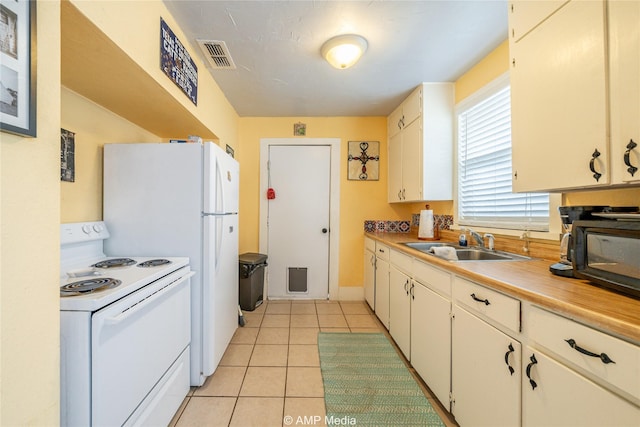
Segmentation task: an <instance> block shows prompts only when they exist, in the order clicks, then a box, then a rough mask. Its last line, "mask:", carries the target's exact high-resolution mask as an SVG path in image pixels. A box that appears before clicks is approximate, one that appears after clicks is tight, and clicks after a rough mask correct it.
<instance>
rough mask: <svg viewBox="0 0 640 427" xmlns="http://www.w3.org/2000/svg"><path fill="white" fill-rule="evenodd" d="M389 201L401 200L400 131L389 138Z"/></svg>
mask: <svg viewBox="0 0 640 427" xmlns="http://www.w3.org/2000/svg"><path fill="white" fill-rule="evenodd" d="M387 151H388V153H389V179H388V180H389V183H388V194H387V197H388V200H389V203H393V202H401V201H402V132H399V133H397V134H395V135H394V136H392V137H391V138H389V141H388V150H387Z"/></svg>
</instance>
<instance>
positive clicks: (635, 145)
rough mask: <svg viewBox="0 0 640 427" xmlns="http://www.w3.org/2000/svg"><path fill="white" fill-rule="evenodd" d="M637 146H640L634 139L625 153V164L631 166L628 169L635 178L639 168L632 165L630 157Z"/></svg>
mask: <svg viewBox="0 0 640 427" xmlns="http://www.w3.org/2000/svg"><path fill="white" fill-rule="evenodd" d="M637 146H638V144H636V143H635V142H634V141H633V139H632V140H630V141H629V143H628V144H627V151H625V152H624V164H625V165H627V166H629V167H628V168H627V172H629V173H630V174H631V176H633V175H634V174H635V173H636V172H637V171H638V168H637V167H635V166H633V165H632V164H631V159H630V158H629V156H630V155H631V150H633V149H634V148H636V147H637Z"/></svg>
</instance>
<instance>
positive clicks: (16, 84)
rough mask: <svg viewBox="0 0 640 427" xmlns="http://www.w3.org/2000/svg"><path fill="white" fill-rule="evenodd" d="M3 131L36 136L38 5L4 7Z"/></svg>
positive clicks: (0, 38) (0, 52) (0, 20)
mask: <svg viewBox="0 0 640 427" xmlns="http://www.w3.org/2000/svg"><path fill="white" fill-rule="evenodd" d="M0 130H2V131H4V132H10V133H14V134H17V135H23V136H31V137H35V136H36V2H35V1H29V0H16V1H10V2H9V1H7V2H5V1H3V2H2V4H0Z"/></svg>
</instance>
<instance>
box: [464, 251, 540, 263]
mask: <svg viewBox="0 0 640 427" xmlns="http://www.w3.org/2000/svg"><path fill="white" fill-rule="evenodd" d="M456 254H457V255H458V261H518V260H520V261H522V260H527V259H531V258H529V257H525V256H521V255H516V254H511V253H507V252H500V251H488V250H483V249H473V248H471V249H458V250H456Z"/></svg>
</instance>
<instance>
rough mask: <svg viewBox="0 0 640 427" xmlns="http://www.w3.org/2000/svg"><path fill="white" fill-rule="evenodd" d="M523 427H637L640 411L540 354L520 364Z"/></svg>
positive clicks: (529, 352)
mask: <svg viewBox="0 0 640 427" xmlns="http://www.w3.org/2000/svg"><path fill="white" fill-rule="evenodd" d="M522 370H523V372H524V375H525V376H526V377H525V378H524V383H525V384H524V387H523V388H524V395H523V405H522V406H523V409H522V425H523V426H527V427H528V426H531V427H534V426H563V427H565V426H580V427H584V426H594V427H599V426H618V427H621V426H638V425H640V409H639V408H638V407H636V406H634V405H632V404H631V403H629V402H627V401H626V400H623V399H621V398H620V397H618V396H616V395H615V394H613V393H611V392H610V391H608V390H606V389H604V388H602V387H600V386H599V385H597V384H595V383H593V382H591V381H590V380H588V379H586V378H585V377H583V376H582V375H580V374H578V373H576V372H575V371H573V370H571V369H569V368H568V367H566V366H564V365H563V364H561V363H559V362H557V361H555V360H553V359H552V358H551V357H548V356H546V355H545V354H543V353H541V352H540V351H536V350H534V349H531V348H530V347H527V348H526V352H525V358H524V359H523V361H522Z"/></svg>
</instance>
